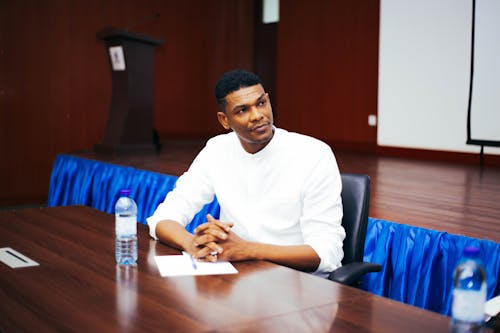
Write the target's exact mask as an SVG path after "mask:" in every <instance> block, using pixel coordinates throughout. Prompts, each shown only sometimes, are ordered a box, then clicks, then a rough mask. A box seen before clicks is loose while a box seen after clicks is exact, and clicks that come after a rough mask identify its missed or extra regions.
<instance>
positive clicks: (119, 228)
mask: <svg viewBox="0 0 500 333" xmlns="http://www.w3.org/2000/svg"><path fill="white" fill-rule="evenodd" d="M115 232H116V236H117V237H124V236H132V235H134V236H135V235H136V234H137V218H136V217H135V216H126V217H123V216H119V215H118V214H117V215H116V221H115Z"/></svg>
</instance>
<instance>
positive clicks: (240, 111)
mask: <svg viewBox="0 0 500 333" xmlns="http://www.w3.org/2000/svg"><path fill="white" fill-rule="evenodd" d="M246 110H247V108H239V109H238V110H236V113H243V112H245V111H246Z"/></svg>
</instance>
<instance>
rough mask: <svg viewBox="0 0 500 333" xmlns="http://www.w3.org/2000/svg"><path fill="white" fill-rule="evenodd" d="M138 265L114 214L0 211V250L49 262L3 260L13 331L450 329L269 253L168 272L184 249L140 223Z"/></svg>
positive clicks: (1, 317) (0, 278) (7, 318)
mask: <svg viewBox="0 0 500 333" xmlns="http://www.w3.org/2000/svg"><path fill="white" fill-rule="evenodd" d="M138 237H139V260H138V265H137V267H135V268H129V269H127V268H122V267H119V266H116V265H115V262H114V217H113V215H110V214H106V213H103V212H100V211H97V210H94V209H92V208H87V207H82V206H72V207H55V208H40V209H38V208H36V209H22V210H12V211H0V248H2V247H11V248H13V249H15V250H17V251H19V252H21V253H22V254H24V255H25V256H28V257H29V258H31V259H33V260H35V261H37V262H38V263H39V264H40V266H35V267H25V268H17V269H12V268H10V267H8V266H7V265H5V264H3V263H0V300H1V301H0V330H1V331H5V332H20V331H28V332H35V331H37V332H45V331H57V332H63V331H75V332H90V331H92V332H156V331H158V332H160V331H161V332H425V333H431V332H447V330H448V323H449V318H447V317H445V316H442V315H439V314H437V313H433V312H429V311H425V310H422V309H419V308H416V307H412V306H408V305H405V304H402V303H398V302H395V301H392V300H390V299H386V298H382V297H379V296H376V295H373V294H370V293H367V292H365V291H362V290H358V289H354V288H351V287H346V286H342V285H340V284H337V283H334V282H331V281H329V280H326V279H322V278H319V277H316V276H313V275H311V274H306V273H302V272H299V271H295V270H293V269H289V268H287V267H283V266H279V265H275V264H272V263H269V262H264V261H253V262H239V263H234V265H235V267H236V268H237V269H238V271H239V273H238V274H233V275H212V276H196V277H195V276H181V277H162V276H160V274H159V271H158V268H157V266H156V263H155V261H154V257H155V256H157V255H167V254H179V251H177V250H175V249H172V248H169V247H167V246H165V245H163V244H160V243H159V242H156V241H154V240H152V239H150V237H149V235H148V230H147V227H146V226H145V225H142V224H139V225H138Z"/></svg>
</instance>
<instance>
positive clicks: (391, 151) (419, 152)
mask: <svg viewBox="0 0 500 333" xmlns="http://www.w3.org/2000/svg"><path fill="white" fill-rule="evenodd" d="M376 154H377V155H379V156H391V157H402V158H411V159H419V160H430V161H441V162H452V163H464V164H477V165H480V164H481V160H480V155H479V153H462V152H452V151H438V150H427V149H414V148H399V147H385V146H378V147H377V148H376ZM483 162H484V165H485V166H496V167H500V155H489V154H484V158H483Z"/></svg>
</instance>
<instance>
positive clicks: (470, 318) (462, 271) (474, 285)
mask: <svg viewBox="0 0 500 333" xmlns="http://www.w3.org/2000/svg"><path fill="white" fill-rule="evenodd" d="M479 253H480V251H479V249H478V248H477V247H466V248H465V249H464V251H463V259H462V260H461V262H460V263H459V264H458V266H457V268H456V269H455V272H454V275H453V303H452V307H451V316H452V319H451V323H450V332H452V333H465V332H484V325H483V324H484V318H485V317H484V303H485V302H486V272H485V270H484V267H483V264H482V262H481V260H480V258H479Z"/></svg>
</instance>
